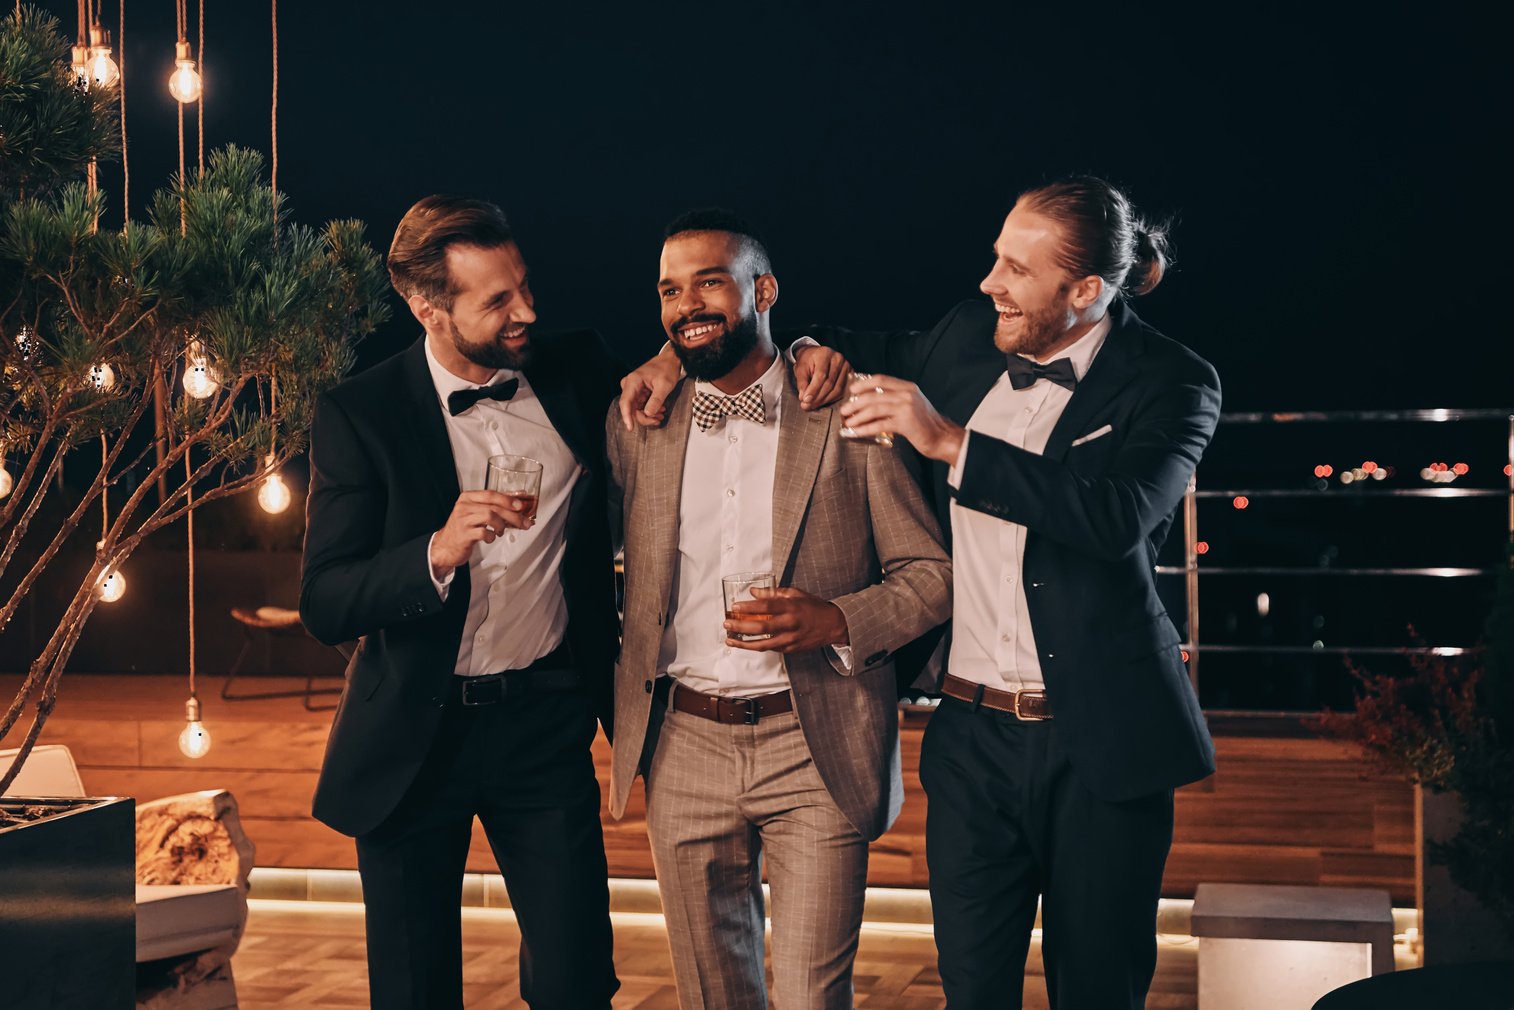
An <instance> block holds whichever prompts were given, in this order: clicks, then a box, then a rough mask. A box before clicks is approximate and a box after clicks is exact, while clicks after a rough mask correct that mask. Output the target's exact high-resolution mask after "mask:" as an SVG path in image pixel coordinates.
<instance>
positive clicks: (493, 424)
mask: <svg viewBox="0 0 1514 1010" xmlns="http://www.w3.org/2000/svg"><path fill="white" fill-rule="evenodd" d="M489 427H490V428H492V429H494V430H495V431H499V422H498V421H490V422H489Z"/></svg>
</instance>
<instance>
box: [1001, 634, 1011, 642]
mask: <svg viewBox="0 0 1514 1010" xmlns="http://www.w3.org/2000/svg"><path fill="white" fill-rule="evenodd" d="M999 641H1001V642H1007V641H1009V636H1008V635H1000V636H999Z"/></svg>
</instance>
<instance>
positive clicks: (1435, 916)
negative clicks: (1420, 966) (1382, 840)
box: [1414, 786, 1514, 967]
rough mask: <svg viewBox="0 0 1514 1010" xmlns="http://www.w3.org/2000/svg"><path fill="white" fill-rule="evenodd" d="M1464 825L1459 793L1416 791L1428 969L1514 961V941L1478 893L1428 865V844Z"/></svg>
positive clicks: (1417, 853)
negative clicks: (1435, 966) (1463, 886)
mask: <svg viewBox="0 0 1514 1010" xmlns="http://www.w3.org/2000/svg"><path fill="white" fill-rule="evenodd" d="M1460 826H1461V801H1460V800H1459V799H1458V798H1457V796H1456V794H1455V793H1438V792H1434V791H1432V790H1429V789H1425V788H1423V787H1420V786H1416V787H1415V790H1414V834H1415V843H1416V845H1415V857H1414V863H1415V879H1416V881H1417V882H1418V887H1419V934H1420V943H1421V951H1422V954H1423V957H1424V963H1425V966H1426V967H1430V966H1432V965H1439V964H1466V963H1470V962H1473V961H1514V938H1511V937H1510V936H1509V933H1508V930H1507V929H1505V928H1504V925H1503V923H1502V922H1501V921H1499V919H1498V918H1497V917H1496V916H1495V915H1494V914H1493V913H1492V912H1490V911H1489V910H1488V909H1487V907H1486V906H1484V905H1483V903H1482V902H1481V901H1480V900H1478V897H1477V895H1475V894H1473V893H1471V892H1470V891H1466V890H1463V889H1462V888H1461V887H1458V886H1457V885H1456V883H1455V882H1454V881H1453V880H1452V879H1451V873H1450V871H1449V870H1447V869H1446V868H1445V867H1444V866H1441V865H1439V864H1437V863H1432V862H1430V859H1429V854H1428V845H1429V843H1430V842H1447V841H1450V840H1451V839H1452V838H1453V837H1455V835H1456V832H1457V830H1458V829H1459V828H1460Z"/></svg>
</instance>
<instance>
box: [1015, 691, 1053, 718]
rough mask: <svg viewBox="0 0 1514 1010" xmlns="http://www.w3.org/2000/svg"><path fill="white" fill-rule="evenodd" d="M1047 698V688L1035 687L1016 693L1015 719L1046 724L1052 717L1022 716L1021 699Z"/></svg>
mask: <svg viewBox="0 0 1514 1010" xmlns="http://www.w3.org/2000/svg"><path fill="white" fill-rule="evenodd" d="M1045 697H1046V689H1045V688H1039V687H1033V688H1024V689H1022V690H1019V691H1016V692H1015V718H1016V719H1019V720H1020V721H1021V722H1045V721H1046V720H1047V719H1050V718H1051V716H1049V715H1025V714H1022V713H1021V711H1020V699H1021V698H1041V699H1045Z"/></svg>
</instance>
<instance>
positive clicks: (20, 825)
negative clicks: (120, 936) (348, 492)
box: [0, 8, 386, 1007]
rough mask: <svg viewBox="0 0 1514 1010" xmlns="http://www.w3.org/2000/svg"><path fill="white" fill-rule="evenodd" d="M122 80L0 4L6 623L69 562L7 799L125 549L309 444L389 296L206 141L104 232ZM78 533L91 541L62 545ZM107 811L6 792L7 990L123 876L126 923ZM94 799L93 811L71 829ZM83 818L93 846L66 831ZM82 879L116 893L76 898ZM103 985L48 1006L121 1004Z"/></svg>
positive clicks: (0, 485)
mask: <svg viewBox="0 0 1514 1010" xmlns="http://www.w3.org/2000/svg"><path fill="white" fill-rule="evenodd" d="M117 99H118V96H117V94H116V92H115V91H114V89H113V88H111V87H108V86H107V87H102V86H100V85H98V84H88V85H87V84H86V83H85V82H84V81H83V80H82V79H81V78H80V77H79V76H78V75H76V74H75V73H73V72H72V71H71V69H70V67H69V42H68V40H66V39H65V38H64V37H63V36H62V35H61V34H59V31H58V26H57V22H56V21H54V20H53V19H52V18H50V17H47V16H45V15H43V14H41V13H39V12H36V11H34V10H32V9H29V8H27V9H18V10H17V11H16V13H15V14H14V15H9V16H6V17H5V18H4V19H3V20H0V635H5V634H6V630H5V629H6V628H7V627H8V626H9V625H10V623H11V620H12V618H13V617H14V616H15V615H16V613H17V611H18V609H19V608H20V607H21V606H22V605H23V603H25V602H26V601H27V600H28V598H29V596H31V594H32V593H33V591H34V590H35V589H36V588H37V586H38V580H39V579H40V577H41V576H42V574H43V573H44V572H45V571H47V570H48V569H49V566H50V565H53V563H54V562H55V561H57V560H58V559H59V558H60V554H61V555H62V556H63V557H64V558H66V559H67V558H73V557H76V556H78V555H82V556H83V557H82V561H83V562H84V563H82V564H80V565H79V567H78V569H76V572H77V577H76V578H73V579H72V580H71V581H70V582H69V585H68V591H67V592H66V593H65V594H64V598H63V599H62V600H61V602H59V603H58V604H57V605H56V606H53V607H51V608H43V607H36V608H34V615H35V618H36V619H37V620H38V621H39V622H40V627H41V628H42V629H43V633H42V634H39V635H38V638H37V642H38V648H37V649H36V650H35V652H34V654H33V655H31V656H30V657H29V661H28V663H27V667H26V669H25V671H24V677H23V680H22V683H21V686H20V688H19V690H18V691H17V693H16V695H15V697H14V698H13V699H12V700H11V701H10V702H9V704H8V705H5V706H4V707H3V708H0V747H10V748H17V749H19V752H20V753H19V755H18V757H17V758H16V759H15V760H14V761H11V762H9V763H8V767H7V766H6V764H4V763H0V795H3V794H4V793H5V792H6V791H7V789H8V788H9V787H10V785H11V782H12V781H13V779H14V778H15V777H16V775H17V774H18V773H19V772H20V770H21V768H22V766H23V765H24V763H25V761H26V758H27V755H28V754H29V753H30V752H31V750H32V748H33V745H34V744H35V743H36V742H37V739H38V736H39V734H40V732H41V730H42V727H43V725H44V723H45V722H46V720H47V717H48V714H49V713H50V712H51V711H52V709H53V706H54V704H55V701H56V698H57V691H58V683H59V678H60V677H61V676H62V674H63V672H64V670H65V669H66V668H67V666H68V664H69V659H70V657H71V656H72V654H73V650H74V647H75V645H76V643H77V642H78V640H79V635H80V633H81V631H82V630H83V628H84V625H85V622H86V621H88V620H89V618H90V615H91V614H92V613H93V612H94V610H95V608H96V607H97V606H101V605H108V603H109V601H110V600H111V599H113V598H114V596H115V594H117V593H118V592H119V590H120V587H121V581H122V572H123V565H124V563H125V562H126V561H127V559H128V558H130V557H131V554H132V552H133V551H134V550H135V549H136V548H137V547H138V545H140V544H141V543H142V541H143V540H144V539H145V538H147V537H149V536H152V535H153V534H155V533H158V532H160V531H162V530H164V529H165V528H167V527H169V526H171V525H173V524H176V523H179V522H180V520H184V521H185V522H186V523H187V522H190V521H192V520H190V517H191V516H192V513H193V511H194V510H195V509H197V508H199V507H200V506H202V505H204V504H206V503H208V502H212V501H216V500H218V499H224V498H227V497H229V496H231V495H235V494H237V493H239V492H241V491H244V490H247V489H250V488H253V487H255V486H258V485H260V484H263V483H264V482H266V481H269V480H271V479H273V478H275V477H276V476H277V474H278V472H279V468H280V467H281V466H282V465H283V464H284V463H286V462H287V461H288V460H289V458H290V457H291V456H292V455H293V454H294V453H296V452H298V451H300V450H301V449H302V448H303V445H304V439H305V436H306V434H307V430H308V426H309V422H310V417H311V415H312V412H313V408H314V401H315V398H316V397H317V396H318V395H319V394H320V393H321V392H322V391H323V390H325V389H327V388H329V387H330V386H331V385H333V384H334V383H336V382H337V381H338V380H339V379H340V378H341V376H342V375H343V374H344V373H345V372H346V370H347V369H348V367H349V365H350V363H351V361H352V352H353V346H354V344H355V343H356V341H357V340H358V339H359V338H361V337H362V336H364V335H366V334H367V333H369V332H371V331H372V330H373V328H374V327H375V326H376V325H377V324H378V323H379V321H381V319H382V318H383V317H384V315H385V314H386V307H385V304H384V301H383V299H384V297H385V292H386V285H385V277H384V271H383V266H382V262H381V259H380V257H379V255H378V254H377V253H376V252H375V251H374V250H373V249H372V248H371V247H370V246H369V245H368V244H367V243H366V241H365V240H364V238H363V231H362V225H361V224H360V223H358V222H353V221H338V222H332V223H330V224H327V225H326V226H325V227H324V228H323V229H322V230H319V231H316V230H313V229H310V228H307V227H304V226H301V225H298V224H295V223H293V222H291V221H290V220H289V219H288V218H287V217H285V216H282V215H280V213H279V204H280V200H279V197H278V195H277V194H276V193H275V192H274V191H273V189H272V188H271V187H270V186H269V185H268V183H267V182H266V181H265V180H264V178H263V176H262V159H261V157H260V156H259V155H258V154H256V153H255V152H252V151H248V150H239V149H236V148H228V149H225V150H222V151H218V152H214V153H212V154H211V156H210V158H209V160H208V162H207V164H206V165H205V167H204V168H203V169H202V170H198V171H192V172H189V173H185V174H183V175H181V176H178V177H175V178H174V179H173V180H172V181H171V183H170V185H169V186H167V187H166V188H163V189H161V190H160V191H159V192H157V193H156V194H155V196H154V197H153V199H152V200H151V201H150V204H149V211H148V214H147V216H146V218H145V219H142V220H126V218H127V217H128V215H125V214H123V215H120V216H119V217H117V218H115V220H116V221H118V222H119V224H120V226H119V227H108V226H107V225H106V222H105V220H104V218H105V215H106V198H105V194H104V192H103V191H101V190H97V189H96V188H95V186H94V185H93V180H94V179H95V178H96V173H95V172H94V170H93V166H94V165H96V164H98V163H102V162H106V161H109V160H110V159H112V158H113V157H115V156H116V155H117V148H116V145H117V143H118V138H119V124H118V121H117V120H116V119H115V117H114V113H113V109H114V107H115V103H116V101H117ZM65 464H66V469H65ZM181 525H182V524H181ZM81 540H84V541H87V543H88V544H93V545H94V547H93V550H92V551H90V550H88V549H85V550H81V551H78V552H65V548H66V547H70V546H71V545H72V544H75V543H77V542H79V541H81ZM85 546H86V548H87V544H86V545H85ZM60 567H67V566H60ZM49 629H50V630H49ZM118 806H121V805H120V804H100V803H96V802H92V801H82V804H81V801H77V800H74V801H69V802H57V801H52V800H47V799H46V798H36V799H32V798H12V799H11V800H7V801H6V803H5V808H6V810H7V821H6V823H4V824H0V874H9V873H11V872H13V871H14V872H15V873H18V874H21V876H20V877H16V878H14V879H12V878H11V877H8V876H7V877H5V878H4V879H0V895H5V896H6V897H7V899H8V904H7V906H6V914H5V915H3V916H0V962H3V963H0V968H3V969H6V970H4V971H3V973H0V1003H4V1004H5V1005H6V1006H25V1005H28V1004H27V1003H26V1002H25V1001H22V1002H16V1001H14V1000H13V999H12V996H13V992H12V991H9V990H8V989H7V988H6V987H7V986H9V985H10V983H11V981H12V978H13V971H19V972H21V973H23V975H25V973H27V972H36V971H40V970H43V967H44V966H45V965H46V964H48V963H51V962H49V961H48V960H47V959H48V958H50V957H53V956H54V955H56V954H57V950H56V945H57V944H60V943H65V942H67V943H68V944H72V945H73V946H74V947H75V948H76V952H75V953H74V954H73V955H72V956H71V957H70V958H66V959H65V962H64V963H68V964H73V965H84V964H88V963H93V962H94V961H96V960H98V959H100V958H101V957H102V955H104V954H106V953H107V952H113V951H114V947H112V946H110V944H109V943H107V944H106V946H105V950H104V951H102V950H95V949H91V946H90V944H91V936H92V935H93V934H91V932H90V930H91V929H92V928H93V925H94V924H97V920H99V921H104V920H108V919H112V917H114V916H117V915H118V914H119V911H120V908H121V907H122V906H121V904H120V902H119V901H118V900H116V898H115V897H113V896H112V895H115V889H117V888H119V887H120V886H121V883H120V882H121V881H122V880H124V881H125V885H124V886H125V887H126V893H127V898H126V901H127V904H126V906H125V909H126V912H125V914H126V915H127V916H128V922H129V921H130V920H129V917H130V915H131V911H130V904H129V903H130V900H131V898H130V891H131V889H130V881H131V879H132V872H131V867H132V862H133V858H134V848H135V847H134V844H133V838H132V820H133V818H132V812H131V804H130V801H125V803H124V815H123V813H122V812H121V811H120V810H117V809H115V808H116V807H118ZM99 810H103V811H104V812H105V815H104V816H103V817H102V818H101V819H100V820H99V823H98V826H97V827H91V826H88V825H86V826H85V827H83V828H81V827H80V825H81V824H85V822H87V821H92V820H94V818H92V817H86V816H85V814H87V813H89V812H90V811H96V812H98V811H99ZM53 822H55V823H53ZM80 834H85V835H94V836H98V837H96V838H95V839H94V840H95V841H97V842H98V843H99V844H98V845H97V846H95V847H94V848H87V847H80V846H77V845H75V844H74V843H75V841H77V840H78V839H77V836H78V835H80ZM60 839H63V840H60ZM49 854H54V855H57V856H58V857H59V860H58V861H57V862H55V863H49V862H48V856H49ZM121 866H124V867H125V873H124V875H123V874H122V873H121V872H120V867H121ZM91 884H94V885H98V886H99V888H103V889H105V890H107V891H110V892H111V894H110V895H107V896H104V897H102V898H101V900H100V901H97V902H91V901H89V900H72V901H71V900H70V899H69V895H70V894H71V893H73V892H71V891H70V887H72V886H73V885H80V886H83V887H84V888H85V891H84V893H86V894H87V893H89V886H90V885H91ZM18 888H20V889H21V890H18ZM97 893H98V892H97ZM27 909H30V910H31V912H32V913H35V914H31V915H29V916H28V915H23V914H22V912H24V911H26V910H27ZM38 916H42V917H41V918H38ZM70 917H72V918H70ZM42 925H46V926H47V928H45V929H44V928H42ZM111 928H116V927H115V926H112V927H111ZM107 932H108V931H107ZM111 935H116V934H111ZM127 935H128V936H129V935H130V934H129V933H128V934H127ZM102 942H104V941H102ZM110 956H111V957H114V954H113V953H111V954H110ZM130 963H131V962H130V958H129V957H128V960H127V963H126V969H127V971H128V972H129V971H130ZM74 974H76V975H82V974H87V973H84V972H78V971H75V972H74ZM105 993H106V995H104V996H103V997H100V998H98V999H95V1000H93V1001H92V1000H91V999H89V998H82V997H81V998H79V999H76V1000H73V1001H72V1002H66V1003H61V1004H59V1005H69V1006H74V1005H77V1006H91V1007H94V1006H115V1005H119V1001H118V1000H117V999H116V998H115V997H114V996H113V995H112V994H111V992H110V990H105ZM44 1005H52V1004H44Z"/></svg>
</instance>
